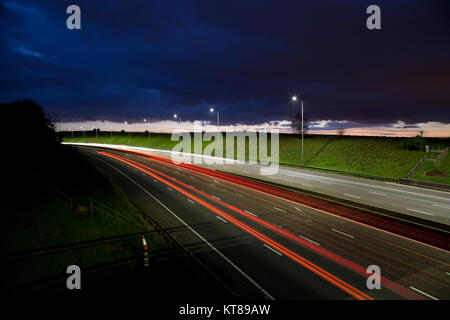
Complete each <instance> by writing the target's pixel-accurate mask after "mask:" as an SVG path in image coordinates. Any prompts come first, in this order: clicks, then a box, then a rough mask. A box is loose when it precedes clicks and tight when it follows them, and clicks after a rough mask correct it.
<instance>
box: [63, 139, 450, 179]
mask: <svg viewBox="0 0 450 320" xmlns="http://www.w3.org/2000/svg"><path fill="white" fill-rule="evenodd" d="M64 141H67V142H97V143H110V144H124V145H132V146H139V147H149V148H156V149H167V150H170V149H172V148H173V146H175V145H176V144H177V142H176V141H171V140H170V135H169V134H156V133H152V134H151V136H150V138H149V137H148V134H144V133H132V134H131V138H130V136H129V134H128V133H117V132H115V133H113V136H112V137H111V136H110V133H106V132H102V133H100V134H99V135H98V138H97V139H96V137H95V134H94V133H93V132H86V136H85V138H83V135H82V133H81V132H75V133H74V138H73V139H72V138H71V134H70V133H65V136H64ZM403 141H404V139H402V138H389V137H351V136H343V137H338V136H319V135H317V136H308V137H307V138H306V139H305V151H304V153H305V165H308V166H314V167H321V168H327V169H338V170H344V171H350V172H357V173H363V174H371V175H379V176H385V177H392V178H402V177H405V176H406V175H407V174H408V172H409V171H410V170H411V169H412V168H413V167H414V166H415V165H416V164H417V162H418V161H419V160H420V159H421V158H422V157H423V156H424V155H425V153H424V152H420V151H411V150H404V149H402V143H403ZM207 144H208V142H204V143H203V146H204V147H205V146H206V145H207ZM224 144H225V142H224ZM429 144H430V145H436V144H440V145H441V144H449V141H448V139H445V140H430V141H429ZM224 149H225V148H224ZM269 149H270V148H269ZM247 152H248V148H247ZM300 152H301V144H300V140H299V138H298V136H293V135H280V162H285V163H291V164H299V163H300ZM441 170H443V172H444V173H445V172H447V173H449V174H450V172H449V171H448V168H447V167H446V166H445V163H444V162H443V163H442V165H441ZM445 170H447V171H445ZM415 178H417V179H425V180H426V179H427V178H429V177H422V176H421V175H415ZM440 181H441V182H445V179H440Z"/></svg>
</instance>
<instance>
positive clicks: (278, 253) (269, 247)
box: [264, 243, 283, 256]
mask: <svg viewBox="0 0 450 320" xmlns="http://www.w3.org/2000/svg"><path fill="white" fill-rule="evenodd" d="M264 247H266V248H267V249H269V250H272V251H273V252H275V253H276V254H277V255H279V256H282V255H283V254H282V253H280V252H278V251H277V250H275V249H274V248H272V247H271V246H268V245H267V244H265V243H264Z"/></svg>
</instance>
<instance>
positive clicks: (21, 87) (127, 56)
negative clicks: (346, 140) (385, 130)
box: [0, 0, 450, 130]
mask: <svg viewBox="0 0 450 320" xmlns="http://www.w3.org/2000/svg"><path fill="white" fill-rule="evenodd" d="M5 3H8V6H6V5H5ZM5 3H4V7H5V8H6V9H4V10H2V7H1V6H0V20H2V23H3V25H2V31H1V34H0V68H1V70H2V73H1V74H0V83H1V84H2V85H3V87H4V85H6V86H7V90H2V91H1V92H0V101H13V100H17V99H20V98H23V97H29V98H31V99H34V100H36V101H37V102H39V103H40V104H41V105H43V106H44V107H45V108H46V111H47V112H51V113H56V114H59V115H61V116H62V117H63V118H65V119H72V120H95V119H108V120H111V121H122V119H129V120H135V121H137V120H139V119H142V118H157V119H159V120H164V119H169V118H170V117H171V116H172V114H173V113H178V114H180V115H181V117H182V119H183V120H191V121H193V120H194V119H203V120H208V121H210V120H212V119H213V118H214V117H213V115H211V114H210V113H209V112H208V109H209V107H208V105H213V106H214V107H215V109H216V110H218V111H220V117H221V123H224V124H230V125H231V124H236V123H239V122H245V123H246V124H252V125H257V124H261V123H265V122H269V121H271V120H273V119H287V120H292V119H293V118H294V115H295V114H296V112H298V108H299V105H298V104H293V103H291V102H290V99H289V97H290V95H292V94H299V95H300V93H301V94H302V97H304V107H305V113H306V114H307V115H308V118H309V119H310V120H312V121H315V122H320V123H317V124H316V125H314V126H313V128H312V130H319V129H330V130H331V129H333V128H336V127H337V126H345V127H346V128H349V129H350V128H356V127H357V126H361V125H364V126H370V125H374V124H375V125H384V124H391V123H395V121H397V120H399V119H400V120H402V121H403V122H404V125H410V124H411V123H419V122H432V121H433V122H439V123H450V113H449V112H448V108H449V106H450V87H449V82H448V74H449V73H450V62H449V60H448V52H450V42H449V41H448V35H449V33H448V30H449V21H450V17H449V13H450V10H448V4H446V3H448V1H447V2H445V1H444V2H438V1H432V0H430V1H422V2H421V1H413V0H412V1H411V3H413V4H411V5H410V4H409V3H410V2H409V1H408V2H406V1H400V2H398V1H387V0H385V1H383V0H380V1H379V5H380V6H381V7H382V10H383V12H389V14H388V15H384V18H383V26H386V27H383V29H382V30H381V32H377V33H375V32H369V31H368V30H367V29H366V28H365V24H364V17H365V15H366V14H365V9H366V7H365V4H364V3H361V2H357V1H351V0H343V1H341V2H339V3H337V2H336V1H331V0H322V1H317V2H314V1H301V0H293V1H290V0H287V1H283V2H279V1H256V0H255V1H253V0H248V1H239V0H230V1H224V2H220V1H219V2H218V1H209V2H208V1H204V2H203V1H202V2H196V1H191V0H177V1H174V0H167V1H126V2H123V1H118V0H116V1H114V0H111V1H108V5H107V6H105V5H103V4H102V2H98V1H86V0H79V1H78V2H77V4H78V5H79V6H80V7H81V10H82V29H81V30H80V31H73V30H72V31H69V30H67V28H66V27H65V18H66V14H65V4H64V2H60V1H53V0H42V1H40V2H39V14H28V13H31V12H36V10H37V9H33V6H35V4H34V2H32V1H26V0H23V1H21V2H20V4H18V2H14V1H7V2H5ZM30 9H31V11H30ZM27 10H28V11H27ZM25 12H28V13H27V14H22V13H25ZM19 13H20V14H19ZM13 15H14V16H13ZM417 21H422V22H423V23H422V24H421V26H420V28H411V26H415V25H417ZM44 35H45V36H44ZM417 43H420V44H421V45H420V46H417ZM20 46H22V49H18V48H20ZM10 48H15V50H16V51H14V52H11V51H13V50H11V49H10ZM12 53H20V54H12ZM30 57H34V58H36V59H30ZM37 58H40V59H37ZM205 101H207V102H208V103H207V104H205V103H204V102H205ZM424 109H425V110H426V112H424V111H423V110H424ZM323 119H327V120H323ZM341 119H346V121H347V122H345V123H340V122H339V121H341ZM322 121H327V122H322ZM281 127H286V128H287V125H286V124H285V125H282V126H281ZM410 129H414V128H410Z"/></svg>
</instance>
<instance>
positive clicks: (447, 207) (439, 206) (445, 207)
mask: <svg viewBox="0 0 450 320" xmlns="http://www.w3.org/2000/svg"><path fill="white" fill-rule="evenodd" d="M433 207H438V208H444V209H450V207H449V206H442V205H440V204H434V203H433Z"/></svg>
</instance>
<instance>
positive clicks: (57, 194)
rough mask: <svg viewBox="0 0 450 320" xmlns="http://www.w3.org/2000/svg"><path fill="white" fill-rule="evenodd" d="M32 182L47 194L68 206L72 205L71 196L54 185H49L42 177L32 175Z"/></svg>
mask: <svg viewBox="0 0 450 320" xmlns="http://www.w3.org/2000/svg"><path fill="white" fill-rule="evenodd" d="M34 182H35V184H36V185H37V186H38V187H39V188H40V189H41V190H43V191H45V192H46V193H47V194H49V195H50V196H52V197H53V198H55V199H57V200H59V201H60V202H62V203H63V204H65V205H66V206H68V207H69V208H72V207H73V200H72V198H71V197H69V196H68V195H67V194H65V193H64V192H62V191H61V190H59V189H58V188H56V187H55V186H53V185H51V184H50V183H48V182H47V181H45V180H44V179H43V178H41V177H38V176H36V175H35V176H34Z"/></svg>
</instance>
